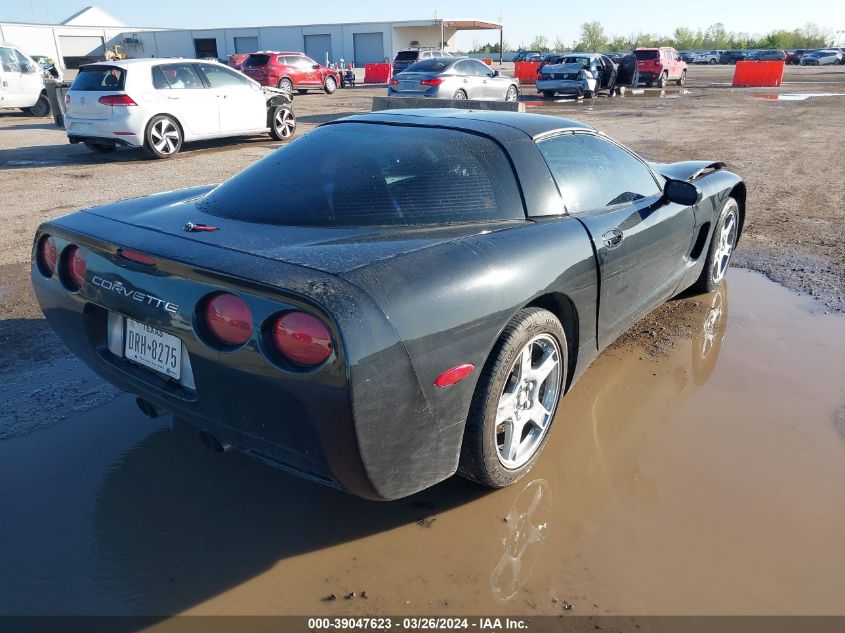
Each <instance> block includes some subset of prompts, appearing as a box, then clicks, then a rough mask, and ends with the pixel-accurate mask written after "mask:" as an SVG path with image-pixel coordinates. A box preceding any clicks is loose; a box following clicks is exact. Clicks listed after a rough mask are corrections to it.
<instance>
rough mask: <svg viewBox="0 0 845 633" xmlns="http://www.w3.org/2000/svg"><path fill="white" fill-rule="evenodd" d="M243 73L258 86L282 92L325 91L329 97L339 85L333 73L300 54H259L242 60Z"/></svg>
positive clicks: (275, 52) (335, 72)
mask: <svg viewBox="0 0 845 633" xmlns="http://www.w3.org/2000/svg"><path fill="white" fill-rule="evenodd" d="M243 72H244V74H245V75H246V76H247V77H249V78H250V79H254V80H255V81H257V82H258V83H260V84H261V85H262V86H274V87H278V88H280V89H282V90H284V91H285V92H292V91H294V90H296V91H297V92H299V94H305V93H306V92H308V91H309V90H325V91H326V92H327V93H328V94H332V93H333V92H334V91H335V90H337V87H338V85H339V84H340V75H339V74H338V72H337V71H336V70H332V69H331V68H326V67H325V66H321V65H320V64H318V63H317V62H315V61H314V60H313V59H311V58H310V57H308V56H307V55H305V54H304V53H284V52H281V51H261V52H259V53H252V54H251V55H250V56H249V57H247V58H246V59H245V60H244V63H243Z"/></svg>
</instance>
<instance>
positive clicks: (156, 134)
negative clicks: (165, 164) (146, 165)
mask: <svg viewBox="0 0 845 633" xmlns="http://www.w3.org/2000/svg"><path fill="white" fill-rule="evenodd" d="M150 140H151V142H152V144H153V147H154V148H155V149H156V151H157V152H159V153H160V154H162V155H164V156H169V155H170V154H173V153H174V152H175V151H176V150H177V149H178V148H179V128H177V127H176V126H175V125H174V124H173V122H172V121H170V120H168V119H160V120H159V121H156V122H155V123H154V124H153V127H152V129H151V130H150Z"/></svg>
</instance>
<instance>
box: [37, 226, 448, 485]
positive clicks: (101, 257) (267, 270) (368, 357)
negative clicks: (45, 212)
mask: <svg viewBox="0 0 845 633" xmlns="http://www.w3.org/2000/svg"><path fill="white" fill-rule="evenodd" d="M86 216H87V217H86ZM89 230H90V231H89ZM94 231H96V233H97V234H98V235H99V236H100V237H98V238H96V239H95V238H92V237H89V235H90V232H94ZM43 232H46V233H49V234H50V235H51V236H53V238H54V240H55V241H56V243H57V247H58V251H59V253H60V256H59V259H60V260H61V253H62V250H63V249H64V248H66V247H67V245H68V244H71V243H72V244H76V245H78V246H80V247H81V248H82V249H83V250H84V251H85V253H86V260H87V262H86V263H87V275H86V282H85V284H84V285H83V287H82V288H81V289H80V290H79V291H78V292H70V291H68V290H67V289H66V288H65V286H64V284H63V283H62V281H61V279H60V278H59V277H60V275H58V274H56V275H53V276H51V277H45V275H44V274H42V272H41V270H40V269H39V267H38V265H37V264H36V263H35V258H34V257H33V265H32V269H31V274H32V283H33V288H34V290H35V295H36V297H37V299H38V302H39V304H40V306H41V308H42V310H43V312H44V314H45V316H46V318H47V320H48V322H49V323H50V325H51V326H52V327H53V329H54V330H55V331H56V333H57V334H58V335H59V337H60V338H61V339H62V341H63V342H64V343H65V344H66V345H67V346H68V348H70V350H71V351H72V352H73V353H74V354H76V355H77V356H79V357H80V358H81V359H82V360H83V361H84V362H85V363H86V364H87V365H89V366H90V367H91V368H92V369H93V370H94V371H95V372H97V373H98V374H99V375H100V376H102V377H103V378H104V379H105V380H107V381H108V382H110V383H112V384H114V385H115V386H117V387H118V388H120V389H122V390H124V391H126V392H129V393H132V394H135V395H137V396H139V397H141V398H143V399H144V400H146V401H148V402H149V403H151V404H153V405H155V406H156V407H157V408H159V409H162V410H164V411H167V412H171V413H172V414H173V415H174V416H175V417H177V418H180V419H182V420H185V421H187V422H189V423H191V424H193V425H195V426H196V427H198V428H200V429H202V430H205V431H207V432H208V433H210V434H211V435H213V436H215V437H216V438H217V439H218V440H220V441H221V442H222V443H224V444H231V445H232V446H233V447H234V448H237V449H238V450H241V451H243V452H245V453H247V454H249V455H251V456H253V457H256V458H258V459H260V460H262V461H265V462H268V463H270V464H272V465H274V466H276V467H278V468H281V469H284V470H287V471H290V472H293V473H295V474H297V475H299V476H302V477H306V478H309V479H312V480H315V481H318V482H320V483H323V484H327V485H331V486H335V487H338V488H341V489H343V490H346V491H348V492H351V493H353V494H356V495H358V496H361V497H365V498H370V499H377V500H385V499H395V498H399V497H403V496H407V495H409V494H412V493H413V492H416V491H417V490H420V489H422V488H425V487H428V486H431V485H432V484H434V483H436V482H437V481H440V480H442V479H445V478H447V477H448V476H450V475H452V474H453V473H454V472H455V470H456V468H457V455H458V449H459V441H460V431H462V429H457V430H456V431H457V433H458V434H457V436H455V434H450V433H438V432H437V425H438V421H437V420H436V419H435V418H434V416H433V415H432V413H431V411H430V409H429V407H428V403H427V401H426V399H425V396H424V395H423V394H422V391H421V389H420V386H419V382H418V380H417V378H416V374H415V372H414V368H413V367H412V364H411V361H410V359H409V357H408V354H407V351H406V350H405V347H404V346H403V345H402V342H401V341H400V340H399V338H398V335H397V334H396V332H395V330H394V329H393V327H392V326H391V325H390V323H389V322H388V320H387V319H386V317H385V316H384V315H383V313H382V312H381V311H380V310H379V308H378V307H377V306H376V305H375V304H374V303H373V302H372V300H371V299H370V298H369V297H368V296H367V295H365V294H364V293H363V292H362V291H361V290H359V289H358V288H357V287H355V286H353V285H351V284H348V283H347V282H344V281H342V280H340V279H338V278H337V277H334V276H332V275H328V274H326V273H321V272H319V271H315V270H310V269H301V268H299V267H297V266H294V265H291V264H285V263H282V262H268V261H256V258H254V257H252V256H249V255H245V254H241V253H236V252H226V253H221V252H220V250H219V249H217V248H213V247H210V246H207V245H197V246H196V247H191V248H190V249H186V244H185V241H184V240H182V239H179V238H177V237H170V236H167V235H162V234H159V235H158V236H157V237H156V240H157V247H158V252H156V253H155V255H156V256H160V257H161V258H162V260H161V262H162V265H161V266H160V267H159V270H158V271H156V273H157V275H156V277H155V278H152V277H151V276H150V275H149V271H148V270H140V269H139V268H138V267H133V266H132V265H128V264H126V262H123V261H122V260H121V259H120V257H119V255H117V252H116V251H117V247H116V246H115V245H114V244H116V243H120V244H121V245H122V246H124V247H126V248H139V249H141V246H140V245H141V244H142V243H144V242H145V241H146V245H145V246H146V248H147V249H149V241H148V240H149V233H148V232H146V231H144V230H141V229H136V228H134V227H127V225H125V224H122V223H118V222H112V221H109V220H106V219H104V218H102V217H97V216H93V215H89V214H85V213H77V214H73V215H71V216H66V217H65V218H62V219H60V220H57V221H56V222H53V223H49V224H47V225H44V226H42V227H41V229H40V230H39V236H40V235H41V234H42V233H43ZM37 243H38V239H36V244H37ZM188 251H191V252H188ZM223 257H225V259H226V262H227V271H228V275H227V277H228V279H229V280H228V281H227V282H226V283H227V284H228V285H223V283H222V282H220V281H219V279H220V278H221V276H220V275H216V274H215V273H213V272H211V271H206V270H202V272H201V273H200V274H199V275H198V274H197V273H198V272H199V269H200V268H202V267H203V266H204V265H207V263H208V262H209V261H212V260H215V259H216V260H217V261H220V260H221V259H222V258H223ZM179 259H181V260H182V261H181V262H180V261H178V260H179ZM94 276H97V277H98V278H99V279H110V280H115V281H119V282H120V283H121V284H122V286H123V287H124V288H127V289H135V290H136V291H137V292H138V293H141V294H143V293H149V295H156V296H158V297H165V295H166V298H167V300H168V301H172V302H173V303H174V304H178V306H177V307H178V310H177V311H176V314H173V315H171V314H169V313H167V312H164V311H162V310H160V309H156V306H155V304H152V305H150V304H149V303H139V302H138V301H137V300H136V301H134V302H133V300H132V298H131V297H132V295H133V294H134V293H132V292H130V293H129V294H128V295H127V296H126V297H121V296H119V295H116V294H112V293H110V292H108V291H106V290H105V289H104V287H103V285H102V284H100V285H97V284H94V283H92V280H93V279H94ZM213 277H217V282H216V283H215V281H214V280H213V279H212V278H213ZM262 277H263V278H265V279H267V280H270V279H285V280H286V287H287V288H288V290H287V291H285V292H282V293H281V294H280V293H279V292H274V289H272V288H268V287H264V288H259V287H257V285H256V284H257V283H261V278H262ZM244 278H248V279H251V280H256V282H250V283H249V284H247V285H239V284H238V283H237V281H235V280H237V279H244ZM288 282H290V283H288ZM221 285H223V288H224V289H229V290H231V291H233V292H236V293H238V295H239V296H241V297H242V298H244V299H245V300H246V301H247V302H248V304H249V306H250V308H251V311H252V314H253V318H254V321H255V325H256V330H257V331H256V333H255V336H254V338H253V339H252V340H250V341H249V342H248V343H246V344H245V345H244V346H243V347H241V348H239V349H237V350H233V351H218V350H215V349H212V348H211V347H209V346H208V345H206V344H205V343H203V341H202V340H200V337H199V336H198V334H197V332H196V330H195V328H196V325H195V320H196V317H195V306H196V305H198V299H201V297H202V296H204V295H206V294H207V293H209V292H215V291H219V290H220V289H221ZM317 286H319V287H320V289H321V291H322V292H323V296H324V297H331V299H332V301H335V302H336V303H335V304H334V305H329V306H327V311H326V310H322V309H321V307H320V306H318V305H316V304H308V303H303V302H302V301H301V300H300V299H298V297H303V296H307V294H306V289H310V288H313V287H317ZM311 293H312V294H313V290H312V291H311ZM144 296H148V295H144ZM290 309H300V310H302V309H305V310H308V311H310V312H312V313H315V314H317V315H319V317H320V318H321V319H322V320H323V321H324V322H325V323H326V324H327V325H328V326H329V329H330V331H331V332H332V336H333V339H334V340H335V341H336V343H337V346H336V357H333V359H331V360H330V361H327V362H326V364H325V366H323V367H321V368H320V369H319V370H315V371H311V372H303V371H292V370H291V369H290V368H285V367H284V366H280V365H279V364H274V363H273V362H272V361H269V360H268V356H267V354H266V349H265V345H266V344H267V340H266V336H265V335H264V334H263V333H265V332H266V331H267V329H266V327H265V325H263V324H266V323H267V319H268V318H272V315H274V314H278V313H279V311H285V310H290ZM110 313H112V314H115V313H116V314H120V315H123V316H125V317H128V318H131V319H133V320H137V321H140V322H142V323H146V324H149V325H151V326H152V327H155V328H158V329H161V330H162V331H165V332H167V333H169V334H171V335H174V336H176V337H177V338H179V339H180V340H181V341H182V344H183V350H184V353H186V354H187V355H188V356H189V359H190V367H191V370H192V375H193V383H194V385H195V388H193V389H192V388H191V386H190V385H185V384H178V383H177V382H175V381H174V380H172V379H169V378H167V377H166V376H164V375H162V374H159V373H157V372H155V371H153V370H150V369H147V368H145V367H141V366H140V365H137V364H136V363H133V362H130V361H128V360H126V359H125V358H123V357H122V354H121V353H120V350H117V353H116V351H115V350H114V349H109V345H108V335H107V332H108V327H109V314H110ZM384 381H390V389H389V390H386V389H385V388H384ZM456 437H457V439H456Z"/></svg>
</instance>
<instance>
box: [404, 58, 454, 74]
mask: <svg viewBox="0 0 845 633" xmlns="http://www.w3.org/2000/svg"><path fill="white" fill-rule="evenodd" d="M451 64H452V60H449V61H443V60H442V59H424V60H422V61H421V62H417V63H416V64H411V65H410V66H408V67H407V68H406V69H405V70H403V71H402V72H405V73H414V72H417V73H439V72H443V71H444V70H446V69H447V68H448V67H449V66H450V65H451Z"/></svg>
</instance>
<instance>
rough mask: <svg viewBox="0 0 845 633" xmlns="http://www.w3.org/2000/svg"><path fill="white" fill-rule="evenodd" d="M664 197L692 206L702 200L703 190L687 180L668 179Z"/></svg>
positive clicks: (664, 188) (676, 202)
mask: <svg viewBox="0 0 845 633" xmlns="http://www.w3.org/2000/svg"><path fill="white" fill-rule="evenodd" d="M663 198H664V199H666V200H668V201H669V202H674V203H675V204H682V205H684V206H687V207H691V206H692V205H694V204H698V203H699V202H701V190H700V189H699V188H698V187H696V186H695V185H694V184H692V183H691V182H687V181H685V180H667V181H666V185H665V186H664V187H663Z"/></svg>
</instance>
